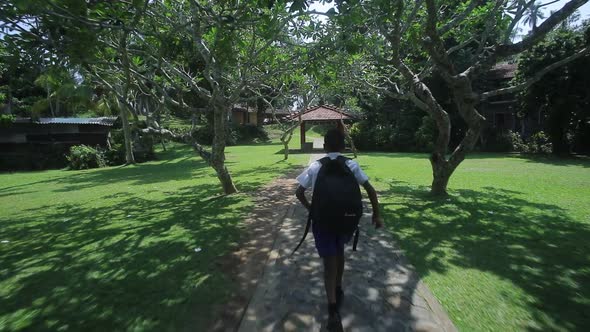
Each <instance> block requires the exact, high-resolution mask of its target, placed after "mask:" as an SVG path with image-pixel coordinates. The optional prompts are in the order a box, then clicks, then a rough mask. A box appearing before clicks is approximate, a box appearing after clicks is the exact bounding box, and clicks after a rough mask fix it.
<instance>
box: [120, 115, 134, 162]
mask: <svg viewBox="0 0 590 332" xmlns="http://www.w3.org/2000/svg"><path fill="white" fill-rule="evenodd" d="M119 116H120V117H121V124H122V127H123V137H124V139H125V163H126V164H128V165H129V164H135V156H133V143H132V139H131V126H130V125H129V118H128V117H127V111H126V108H125V105H124V104H123V103H119Z"/></svg>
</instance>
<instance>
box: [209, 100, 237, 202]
mask: <svg viewBox="0 0 590 332" xmlns="http://www.w3.org/2000/svg"><path fill="white" fill-rule="evenodd" d="M229 109H230V108H229V107H225V106H224V105H216V106H215V107H214V110H213V128H214V134H213V144H212V145H211V167H213V169H214V170H215V172H216V173H217V178H218V179H219V181H220V182H221V186H222V187H223V192H224V193H225V194H226V195H230V194H233V193H236V192H237V191H238V190H237V189H236V186H235V185H234V182H233V180H232V177H231V175H230V174H229V171H228V170H227V167H225V133H226V131H225V130H226V128H225V127H226V121H227V114H228V110H229Z"/></svg>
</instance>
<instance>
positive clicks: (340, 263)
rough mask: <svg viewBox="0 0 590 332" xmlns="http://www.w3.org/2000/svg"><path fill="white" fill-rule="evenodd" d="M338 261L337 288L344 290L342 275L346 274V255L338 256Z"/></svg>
mask: <svg viewBox="0 0 590 332" xmlns="http://www.w3.org/2000/svg"><path fill="white" fill-rule="evenodd" d="M336 258H337V259H338V276H337V278H336V288H340V289H342V275H343V274H344V261H345V259H344V254H342V255H340V256H336Z"/></svg>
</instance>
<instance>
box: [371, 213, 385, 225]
mask: <svg viewBox="0 0 590 332" xmlns="http://www.w3.org/2000/svg"><path fill="white" fill-rule="evenodd" d="M373 225H375V228H376V229H379V228H381V227H383V219H381V217H380V216H378V215H376V214H373Z"/></svg>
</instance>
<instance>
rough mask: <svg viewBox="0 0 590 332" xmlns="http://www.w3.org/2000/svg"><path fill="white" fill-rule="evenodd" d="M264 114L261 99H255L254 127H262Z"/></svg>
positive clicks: (264, 108) (264, 109)
mask: <svg viewBox="0 0 590 332" xmlns="http://www.w3.org/2000/svg"><path fill="white" fill-rule="evenodd" d="M265 112H266V107H265V105H264V101H263V100H262V98H258V99H256V126H258V127H262V125H263V124H264V116H265Z"/></svg>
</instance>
